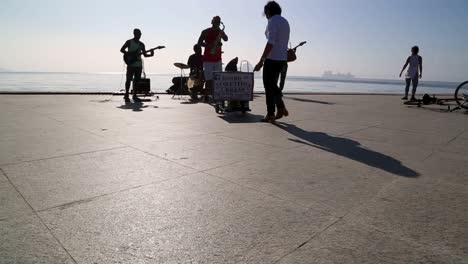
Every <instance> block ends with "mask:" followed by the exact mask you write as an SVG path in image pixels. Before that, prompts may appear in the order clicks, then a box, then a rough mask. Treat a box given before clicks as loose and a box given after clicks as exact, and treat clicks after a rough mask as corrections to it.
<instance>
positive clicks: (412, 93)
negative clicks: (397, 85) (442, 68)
mask: <svg viewBox="0 0 468 264" xmlns="http://www.w3.org/2000/svg"><path fill="white" fill-rule="evenodd" d="M411 82H413V91H411V97H414V95H415V94H416V88H418V82H419V79H418V75H416V76H415V77H414V78H406V87H405V96H408V92H409V88H410V84H411Z"/></svg>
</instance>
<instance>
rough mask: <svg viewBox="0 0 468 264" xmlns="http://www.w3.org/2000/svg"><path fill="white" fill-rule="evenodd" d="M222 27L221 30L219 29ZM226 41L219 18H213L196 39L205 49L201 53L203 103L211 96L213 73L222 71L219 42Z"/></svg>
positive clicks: (220, 44) (226, 37) (220, 43)
mask: <svg viewBox="0 0 468 264" xmlns="http://www.w3.org/2000/svg"><path fill="white" fill-rule="evenodd" d="M221 25H223V29H221V27H220V26H221ZM222 40H223V41H228V36H227V35H226V33H225V32H224V24H223V23H222V22H221V18H220V17H219V16H215V17H213V19H212V20H211V27H210V28H207V29H205V30H203V31H202V32H201V34H200V37H199V38H198V44H199V45H201V46H202V47H204V48H205V50H204V53H203V71H204V74H205V81H206V84H205V93H204V95H205V101H208V96H209V95H212V94H213V90H214V81H213V72H215V71H222V70H223V63H222V59H221V54H222V50H221V46H222V42H221V41H222Z"/></svg>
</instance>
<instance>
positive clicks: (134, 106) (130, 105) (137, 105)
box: [117, 100, 148, 112]
mask: <svg viewBox="0 0 468 264" xmlns="http://www.w3.org/2000/svg"><path fill="white" fill-rule="evenodd" d="M147 107H148V106H147V105H144V103H143V101H142V100H138V101H136V100H135V101H126V102H125V104H123V105H121V106H118V107H117V108H120V109H125V110H132V111H133V112H141V111H143V108H147Z"/></svg>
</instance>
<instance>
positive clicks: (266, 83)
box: [263, 59, 286, 115]
mask: <svg viewBox="0 0 468 264" xmlns="http://www.w3.org/2000/svg"><path fill="white" fill-rule="evenodd" d="M285 64H286V61H277V60H271V59H266V60H265V63H264V64H263V87H265V95H266V105H267V113H268V115H274V114H275V106H276V107H278V109H281V108H284V102H283V99H282V93H281V89H280V88H279V87H278V79H279V77H280V74H281V71H282V69H283V67H284V65H285Z"/></svg>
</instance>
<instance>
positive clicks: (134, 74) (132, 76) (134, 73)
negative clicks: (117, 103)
mask: <svg viewBox="0 0 468 264" xmlns="http://www.w3.org/2000/svg"><path fill="white" fill-rule="evenodd" d="M142 71H143V68H142V67H130V66H128V67H127V79H126V81H125V96H128V91H129V90H130V82H131V81H132V80H133V95H135V96H136V84H135V83H138V82H139V81H140V79H141V72H142Z"/></svg>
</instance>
